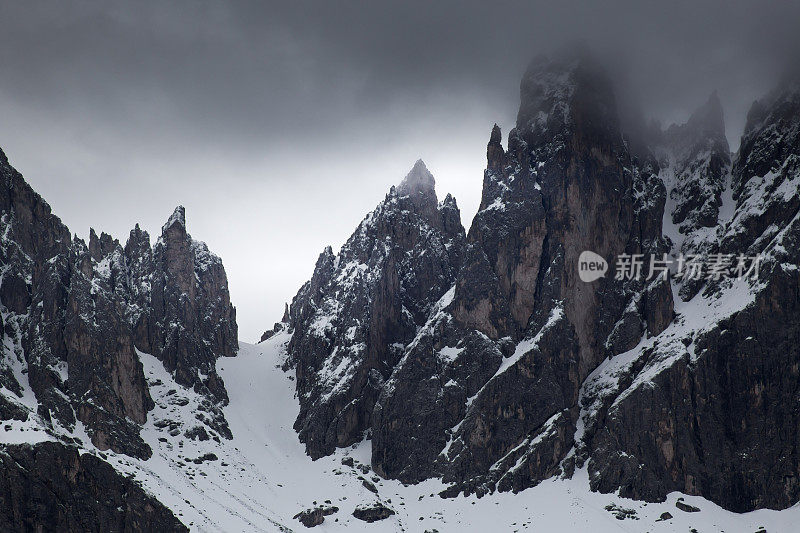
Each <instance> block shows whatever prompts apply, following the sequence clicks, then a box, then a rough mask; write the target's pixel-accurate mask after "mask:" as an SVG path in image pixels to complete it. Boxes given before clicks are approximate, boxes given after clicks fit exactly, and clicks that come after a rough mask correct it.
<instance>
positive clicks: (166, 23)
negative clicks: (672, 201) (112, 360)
mask: <svg viewBox="0 0 800 533" xmlns="http://www.w3.org/2000/svg"><path fill="white" fill-rule="evenodd" d="M0 22H1V23H2V24H0V147H2V148H3V149H4V150H5V151H6V152H7V154H8V156H9V158H10V160H11V161H12V163H13V164H14V165H15V166H17V167H18V168H19V169H20V170H21V171H22V172H23V173H24V174H25V175H26V178H27V179H28V180H29V181H30V182H31V183H32V184H33V186H34V187H35V188H36V189H37V190H38V191H39V192H41V193H42V194H43V195H44V196H45V198H47V200H48V201H49V202H50V203H51V204H52V205H53V208H54V210H55V211H56V213H58V214H59V215H60V216H61V217H62V218H63V219H64V221H65V222H66V223H67V224H68V225H69V226H70V228H71V229H72V230H73V231H75V232H77V233H79V234H81V235H84V236H85V235H86V234H87V233H88V227H89V226H90V225H94V226H95V227H97V228H98V230H106V231H109V232H111V233H113V234H114V235H115V236H118V237H120V238H124V236H125V235H126V233H127V231H128V230H129V229H130V227H132V226H133V224H134V223H136V222H140V223H141V224H142V226H143V227H145V228H146V229H148V230H150V231H151V233H154V234H157V233H158V231H159V227H160V224H161V223H162V222H163V221H164V219H165V218H166V216H168V215H169V213H171V211H172V208H173V207H174V206H175V205H176V204H178V203H183V204H184V205H186V207H187V217H188V222H189V226H190V231H192V233H193V234H194V235H196V236H198V237H201V238H203V239H204V240H207V241H208V244H209V246H210V247H211V249H213V250H215V251H216V252H218V253H220V255H221V256H222V257H223V259H224V261H225V265H226V269H227V271H228V275H229V279H230V287H231V291H232V297H233V300H234V302H235V303H236V304H237V306H238V308H239V313H238V317H239V324H240V331H241V332H242V335H243V337H244V338H245V339H250V340H252V339H253V338H255V337H256V336H257V334H258V333H259V332H260V331H261V330H263V329H266V327H268V326H269V325H270V324H271V322H273V321H274V320H275V319H277V318H278V317H279V316H280V314H281V312H282V309H283V302H284V301H286V300H288V299H290V298H291V296H292V295H293V293H294V292H295V291H296V289H297V288H298V287H299V285H300V284H301V283H302V282H303V281H304V280H305V278H307V277H308V275H310V269H311V268H312V267H313V263H314V260H315V259H316V255H317V254H318V253H319V251H320V250H321V249H322V247H323V246H325V245H327V244H333V245H336V244H337V243H341V242H342V241H343V240H344V239H345V238H346V237H347V235H349V233H350V231H352V229H353V227H355V225H356V224H357V223H358V221H359V220H360V218H361V217H362V216H363V214H364V213H366V212H367V211H368V210H370V209H371V208H372V207H373V206H374V205H375V203H376V202H377V201H378V200H379V199H380V198H382V197H383V194H384V193H385V191H386V189H387V188H388V186H389V185H391V184H392V183H396V182H397V181H399V179H400V178H401V177H402V176H403V174H404V173H405V172H406V171H407V170H408V168H410V166H411V164H412V163H413V161H415V160H416V159H417V158H418V157H423V158H424V159H425V160H426V162H427V163H428V166H429V168H431V170H432V171H433V172H434V174H435V175H436V179H437V189H438V192H439V193H440V195H441V194H443V193H444V192H453V193H454V194H455V195H456V197H457V198H458V201H459V205H460V206H461V208H462V213H463V220H464V223H465V224H466V225H468V224H469V221H470V220H471V217H472V215H473V214H474V212H475V210H476V209H477V205H478V201H479V196H480V186H481V180H482V168H483V166H484V165H485V147H486V142H487V140H488V136H489V131H490V129H491V126H492V124H493V123H494V122H498V123H499V124H500V125H501V126H502V127H503V131H504V133H507V132H508V129H509V128H510V127H511V126H513V122H514V117H515V114H516V108H517V105H518V102H517V99H518V87H519V80H520V78H521V75H522V73H523V71H524V70H525V67H526V65H527V63H528V61H529V60H530V59H531V58H533V57H534V56H536V55H538V54H541V53H546V52H548V51H551V50H553V49H555V48H557V47H559V46H561V45H562V44H564V43H566V42H569V41H573V40H575V39H582V40H583V41H584V42H585V43H586V44H588V45H589V47H591V48H593V49H594V50H595V52H596V54H597V55H599V56H600V57H601V58H602V59H604V60H605V61H606V62H607V63H608V64H609V68H611V69H612V71H613V76H614V78H615V79H616V80H617V81H619V82H620V84H621V85H623V86H624V87H626V90H625V91H624V92H620V94H621V95H625V96H624V97H622V99H623V100H625V101H624V102H623V105H627V104H628V103H629V102H628V101H627V100H635V101H638V103H639V104H640V105H641V107H642V108H643V110H644V111H645V113H646V114H648V115H650V116H652V117H656V118H659V119H661V120H662V121H664V122H666V123H669V122H670V121H675V120H684V119H685V118H686V117H687V116H688V114H689V113H690V112H691V110H692V109H693V108H694V107H696V106H698V105H700V104H702V103H703V102H704V101H705V100H706V98H707V97H708V95H709V94H710V92H711V91H712V90H714V89H717V90H718V91H719V95H720V98H721V100H722V102H723V105H724V106H725V108H726V113H727V124H728V134H729V138H730V140H731V144H732V146H733V147H734V148H735V147H736V146H737V145H738V136H739V134H740V132H741V130H742V128H743V126H744V117H745V115H746V113H747V110H748V108H749V106H750V104H751V102H752V101H753V100H754V99H755V98H757V97H759V96H761V95H762V94H764V93H765V92H766V91H768V90H769V89H770V88H771V87H772V86H773V85H774V84H775V82H776V79H777V76H778V75H779V73H780V72H781V71H782V70H783V69H784V68H786V66H787V65H791V64H792V62H793V61H794V62H795V64H796V63H797V62H796V59H797V57H798V56H797V55H796V51H797V50H798V39H800V37H798V33H800V32H797V27H798V25H799V24H798V23H800V2H798V1H794V2H772V3H766V2H755V1H743V0H730V1H724V2H723V1H712V2H707V1H695V2H687V1H678V2H665V1H663V0H662V1H659V2H646V1H625V2H620V1H598V2H569V1H567V2H564V1H558V2H556V1H548V2H509V1H493V2H472V1H453V0H448V1H443V2H423V1H418V0H410V1H403V2H394V3H391V4H389V3H386V2H351V1H339V2H322V1H319V2H302V1H287V2H284V3H274V2H255V1H254V2H204V1H175V2H143V1H130V2H114V1H110V2H107V1H104V2H101V1H69V2H63V1H62V2H28V1H24V2H23V1H12V0H0Z"/></svg>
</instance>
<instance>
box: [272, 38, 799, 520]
mask: <svg viewBox="0 0 800 533" xmlns="http://www.w3.org/2000/svg"><path fill="white" fill-rule="evenodd" d="M520 96H521V98H520V108H519V113H518V116H517V123H516V127H515V128H513V129H512V130H511V131H510V132H509V134H508V138H507V147H505V148H504V146H503V142H502V141H503V138H502V132H501V131H500V128H499V127H497V126H496V125H495V126H494V128H492V131H491V133H490V136H489V142H488V145H487V166H486V170H485V172H484V176H483V193H482V199H481V204H480V208H479V211H478V213H477V215H476V216H475V219H474V221H473V223H472V226H471V227H470V229H469V232H468V233H467V235H466V238H458V237H453V238H452V239H450V240H448V238H439V239H436V240H427V241H423V240H408V239H407V238H406V239H401V238H398V236H399V235H405V236H414V237H416V235H418V234H419V232H420V231H421V230H422V229H423V228H424V229H425V230H426V231H427V228H437V229H439V231H444V234H445V235H454V236H455V235H458V232H457V231H451V230H448V229H447V228H457V227H458V224H457V218H456V217H449V218H446V217H445V214H446V213H447V211H446V210H443V207H445V206H446V205H447V200H446V201H445V202H444V203H443V204H440V205H439V206H438V207H436V206H435V203H434V200H433V199H431V198H432V196H431V195H432V191H433V187H432V185H429V182H430V181H431V180H429V179H428V177H427V174H426V173H425V172H423V171H422V169H421V168H420V167H419V163H418V164H417V166H415V169H414V170H413V171H412V172H411V173H410V174H409V178H407V179H406V180H405V181H404V183H403V185H401V187H399V188H398V189H397V190H394V191H393V192H391V193H390V195H389V196H387V199H386V201H385V202H384V203H383V204H381V206H379V208H378V209H377V210H376V211H375V212H374V213H373V214H371V215H369V216H368V217H367V219H366V220H365V222H364V223H362V225H361V226H360V227H359V229H358V230H357V231H356V233H355V234H354V235H353V237H351V239H350V241H348V244H346V245H345V246H344V247H343V248H342V251H341V252H340V253H339V254H338V255H334V254H333V252H332V251H331V250H330V249H328V250H326V251H325V252H323V254H322V255H321V256H320V258H319V260H318V262H317V266H316V269H315V272H314V276H313V277H312V279H311V281H310V282H308V283H307V284H306V285H304V286H303V288H301V290H300V292H299V293H298V295H297V296H296V297H295V300H294V301H293V302H292V305H291V307H290V309H289V319H288V320H285V321H284V322H283V323H282V324H280V328H288V329H289V330H290V332H291V333H292V340H291V342H290V354H291V359H290V364H291V365H292V366H293V367H294V368H295V371H296V373H297V376H298V393H299V396H300V402H301V415H300V417H299V418H298V424H297V429H298V431H299V432H300V437H301V439H303V440H304V441H305V442H306V443H307V446H308V450H309V453H310V454H311V455H312V456H314V457H317V456H319V455H323V454H327V453H331V452H332V451H333V449H334V448H335V447H336V446H346V445H349V444H351V443H353V442H355V441H357V440H359V439H361V438H362V437H365V438H369V439H371V444H372V466H373V469H374V470H375V471H376V472H377V473H378V474H380V475H382V476H384V477H389V478H397V479H400V480H402V481H404V482H411V483H413V482H418V481H421V480H424V479H427V478H430V477H441V478H442V479H443V481H445V482H447V483H450V484H451V485H450V488H449V489H447V490H446V491H445V492H444V495H455V494H457V493H459V492H476V493H478V494H481V493H485V492H488V491H494V490H501V491H504V490H513V491H519V490H522V489H525V488H526V487H530V486H532V485H534V484H536V483H538V482H539V481H541V480H543V479H545V478H547V477H551V476H555V475H566V476H569V475H572V473H573V472H574V471H575V469H576V468H579V467H585V468H587V469H588V471H589V474H590V482H591V485H592V487H593V488H594V489H595V490H600V491H620V492H621V493H622V494H623V495H626V496H632V497H635V498H643V499H646V500H663V499H664V498H665V497H666V495H667V494H668V493H669V492H671V491H675V490H679V491H683V492H685V493H688V494H698V495H702V496H705V497H707V498H709V499H711V500H713V501H714V502H716V503H718V504H720V505H721V506H723V507H725V508H726V509H731V510H735V511H746V510H751V509H755V508H760V507H777V508H783V507H788V506H790V505H793V504H794V503H795V502H796V501H797V500H798V498H800V484H798V480H797V472H798V471H800V465H799V464H798V456H797V453H796V450H797V448H798V440H797V435H796V432H795V431H793V429H792V428H794V427H796V426H797V425H798V422H799V421H798V420H797V419H796V418H797V416H796V413H795V412H794V410H793V408H792V407H791V406H792V405H794V403H795V401H796V398H795V396H796V394H795V391H796V390H798V378H800V373H798V368H800V361H798V360H797V358H798V351H797V349H796V346H797V344H798V331H797V325H798V324H800V320H799V318H800V317H798V315H797V310H798V305H799V303H798V302H800V277H798V268H797V265H798V264H800V255H798V253H799V252H798V250H800V247H799V246H798V244H800V229H798V228H800V222H798V210H799V209H800V192H799V190H800V187H798V185H800V165H798V161H800V118H799V117H800V88H798V84H797V83H796V82H786V83H784V84H783V85H781V86H780V87H779V88H778V89H776V91H774V92H773V93H772V94H770V95H769V96H768V97H767V98H765V99H763V100H762V101H760V102H758V103H757V104H755V105H754V107H753V110H752V111H751V113H750V116H749V119H748V125H747V129H746V131H745V134H744V137H743V139H742V143H741V149H740V150H739V152H738V154H736V155H735V156H733V157H732V156H731V154H730V150H729V147H728V142H727V139H726V138H725V134H724V118H723V114H722V109H721V105H720V102H719V99H718V98H717V96H716V94H714V95H712V96H711V97H710V98H709V100H708V101H707V103H706V104H704V105H703V106H702V107H701V108H700V109H698V110H697V111H696V112H695V113H694V114H693V115H692V116H691V118H690V119H689V120H688V121H687V122H686V123H685V124H683V125H678V126H673V127H671V128H669V129H667V130H665V131H662V130H661V129H660V128H649V129H648V128H644V127H638V126H637V125H636V124H637V120H638V119H636V117H633V120H632V119H631V117H626V120H625V121H621V120H620V118H619V114H618V111H617V105H616V102H615V97H614V92H613V90H612V84H611V82H610V80H608V79H607V77H606V75H605V74H604V73H603V71H602V69H600V68H599V67H598V66H597V65H596V64H595V63H594V61H593V60H592V59H591V57H589V56H588V55H587V54H586V53H585V52H583V51H580V50H578V51H570V52H567V53H563V54H561V55H558V56H555V57H553V58H551V59H547V58H540V59H537V60H535V61H534V62H532V64H531V66H530V67H529V69H528V71H527V72H526V74H525V76H524V78H523V81H522V84H521V90H520ZM400 191H402V194H399V192H400ZM398 195H399V197H398ZM403 195H408V196H403ZM411 197H413V200H410V198H411ZM403 198H409V199H407V200H403ZM404 202H405V204H404ZM395 205H399V206H402V207H400V208H399V209H392V207H393V206H395ZM435 207H436V209H434V208H435ZM398 212H399V213H401V214H402V215H398V214H397V213H398ZM435 213H439V214H440V215H441V218H437V217H435V216H433V215H434V214H435ZM412 215H413V218H412ZM393 217H394V218H393ZM386 220H391V221H393V223H392V224H387V223H385V222H384V221H386ZM446 220H450V222H446ZM415 225H418V226H416V228H418V229H415ZM442 242H451V243H452V244H451V245H445V246H444V249H445V250H447V251H448V252H454V251H455V253H447V254H444V255H442V253H441V250H442V249H443V248H442V247H441V246H439V243H442ZM376 243H382V246H379V245H378V244H376ZM364 250H372V254H366V253H364ZM409 250H412V251H411V252H409ZM583 251H592V252H594V253H596V254H598V255H599V256H600V257H602V258H603V259H604V260H605V261H606V262H607V263H608V265H609V272H608V273H607V274H606V275H605V276H602V277H601V278H600V279H597V280H596V281H593V282H584V281H581V279H580V278H579V276H578V257H579V256H580V254H581V252H583ZM376 254H377V255H376ZM409 254H410V255H409ZM631 255H637V256H639V257H640V258H641V261H642V275H641V276H640V277H638V278H636V279H630V278H628V277H625V276H615V273H616V274H619V269H618V267H619V266H620V265H619V264H617V261H618V259H619V258H620V257H624V256H631ZM693 255H696V256H701V257H702V258H703V259H704V260H706V261H710V260H716V261H718V262H719V261H727V267H723V272H724V274H722V275H717V276H715V275H712V274H713V272H712V271H711V270H708V268H709V267H708V264H706V265H705V266H704V267H703V268H704V269H705V270H702V271H701V275H700V276H698V277H696V278H692V277H691V276H687V275H686V272H685V271H684V270H683V268H684V266H680V267H679V266H677V265H683V264H684V263H683V261H684V260H685V259H686V257H687V256H693ZM756 255H759V256H760V260H759V261H758V262H755V263H754V262H753V261H751V262H750V265H746V261H747V260H748V257H749V258H750V259H753V257H751V256H756ZM445 256H446V257H448V260H445V261H441V262H440V264H442V265H444V264H446V265H448V268H447V269H442V270H441V271H442V272H444V271H446V272H447V275H443V276H430V275H421V274H420V272H430V270H429V269H428V268H427V266H426V265H427V264H428V263H427V262H426V261H429V260H430V259H429V258H431V257H435V258H442V257H445ZM386 258H391V260H386ZM405 258H413V259H414V261H406V259H405ZM423 258H426V259H423ZM715 258H716V259H715ZM657 261H662V262H666V263H668V264H669V265H670V272H669V273H665V275H663V276H655V275H654V276H651V277H648V274H649V266H650V265H651V264H655V263H656V262H657ZM754 264H755V265H758V268H757V269H756V272H754V271H753V270H750V274H751V275H750V276H749V277H747V276H740V275H737V274H736V272H737V269H738V268H739V266H741V265H745V268H744V269H743V270H739V271H738V274H742V273H743V272H744V271H745V270H747V266H750V267H752V266H753V265H754ZM378 265H380V266H378ZM728 267H729V268H728ZM615 271H616V272H615ZM411 272H414V274H411ZM756 273H757V275H756ZM412 279H413V280H418V281H419V280H423V279H424V280H425V282H424V283H422V284H416V285H411V284H409V281H410V280H412ZM411 287H413V289H412V288H411ZM423 289H424V290H423ZM398 295H399V296H398ZM390 302H395V303H394V304H391V303H390ZM356 310H360V312H361V313H362V314H361V318H357V319H355V320H353V317H358V316H359V315H358V312H356ZM365 310H366V311H365ZM376 310H380V311H379V312H377V313H376ZM376 314H377V317H380V319H378V318H376ZM277 329H278V328H277V327H276V328H273V331H276V330H277ZM361 346H363V348H361ZM361 350H364V351H363V352H362V351H361ZM366 362H368V363H366ZM367 368H370V369H371V370H372V369H374V370H375V371H374V372H373V371H370V372H368V371H367V370H366V369H367ZM331 377H332V379H331ZM320 443H322V444H320Z"/></svg>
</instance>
